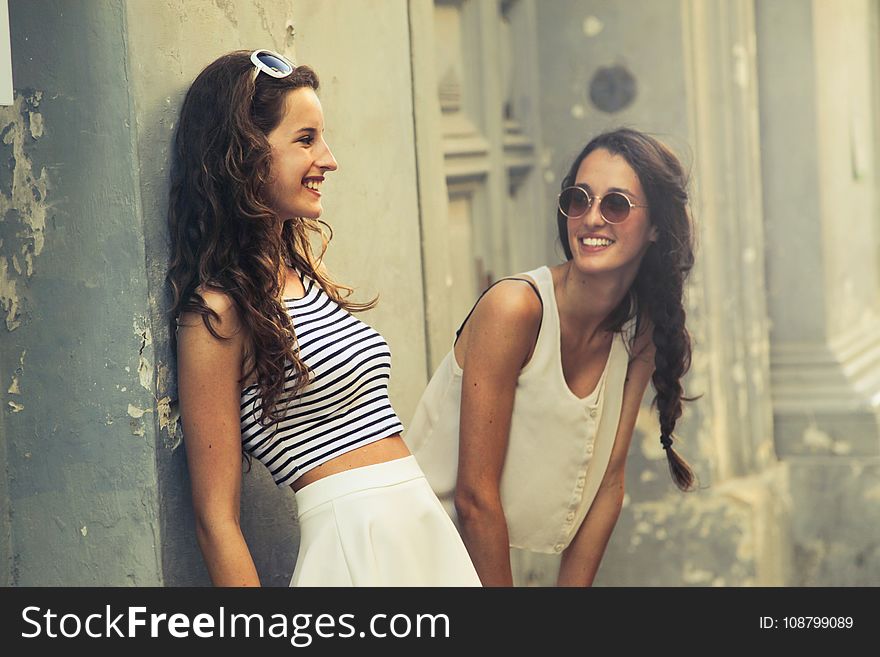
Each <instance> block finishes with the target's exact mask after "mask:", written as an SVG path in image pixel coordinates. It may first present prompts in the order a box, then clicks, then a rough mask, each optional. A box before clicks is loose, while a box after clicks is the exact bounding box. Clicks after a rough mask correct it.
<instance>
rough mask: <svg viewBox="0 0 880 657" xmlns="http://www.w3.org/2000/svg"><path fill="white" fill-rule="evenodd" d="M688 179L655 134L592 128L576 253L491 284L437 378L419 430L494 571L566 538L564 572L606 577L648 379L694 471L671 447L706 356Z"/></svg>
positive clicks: (682, 479)
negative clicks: (694, 317)
mask: <svg viewBox="0 0 880 657" xmlns="http://www.w3.org/2000/svg"><path fill="white" fill-rule="evenodd" d="M686 184H687V180H686V176H685V174H684V172H683V170H682V167H681V164H680V163H679V161H678V160H677V158H676V157H675V155H673V154H672V152H671V151H670V150H669V149H668V148H667V147H666V146H664V145H663V144H661V143H660V142H659V141H657V140H656V139H654V138H652V137H650V136H648V135H646V134H643V133H641V132H638V131H635V130H629V129H621V130H616V131H614V132H609V133H605V134H602V135H599V136H598V137H596V138H594V139H593V140H592V141H590V142H589V143H588V144H587V145H586V147H585V148H584V149H583V150H582V151H581V153H580V154H579V155H578V156H577V158H575V160H574V162H573V163H572V165H571V168H570V170H569V172H568V175H566V177H565V179H564V180H563V182H562V191H561V193H560V194H559V198H558V208H557V223H558V229H559V238H560V240H561V242H562V247H563V249H564V251H565V256H566V258H567V261H566V262H564V263H562V264H560V265H556V266H554V267H546V266H544V267H540V268H538V269H536V270H534V271H531V272H528V273H525V274H521V275H518V276H516V277H513V278H507V279H501V280H500V281H498V282H496V284H495V285H493V286H491V287H490V288H489V289H488V290H487V291H486V292H484V293H483V296H482V297H481V298H480V299H479V300H478V302H477V304H476V305H475V307H474V309H473V310H471V314H469V315H468V317H466V318H465V320H464V323H463V325H462V327H461V328H460V329H459V330H458V332H457V334H456V335H457V338H456V341H455V342H454V343H453V349H452V350H451V351H450V353H449V354H448V355H447V356H446V358H445V360H444V361H443V362H442V363H441V364H440V367H439V368H438V370H437V372H436V373H435V374H434V376H433V378H432V379H431V382H430V383H429V384H428V388H427V389H426V391H425V393H424V395H423V396H422V399H421V401H420V403H419V406H418V408H417V410H416V414H415V417H414V418H413V422H412V425H411V427H410V429H409V431H408V433H407V435H406V439H407V442H408V443H409V444H410V446H411V447H412V448H413V453H414V454H415V455H416V458H417V459H418V460H419V463H420V464H421V466H422V467H423V468H424V471H425V473H426V475H427V477H428V480H429V481H430V482H431V484H432V487H433V488H434V490H435V492H437V493H438V495H439V496H440V497H441V499H442V500H443V501H444V503H445V504H446V506H447V509H448V510H449V512H450V513H451V514H452V515H453V516H455V517H457V522H458V525H459V529H460V531H461V533H462V537H463V538H464V542H465V545H466V546H467V548H468V551H469V553H470V555H471V558H472V559H473V561H474V565H475V566H476V568H477V572H478V573H479V574H480V579H481V580H482V582H483V584H484V585H486V586H509V585H511V583H512V573H511V566H510V551H509V547H511V546H512V547H519V548H524V549H528V550H532V551H537V552H546V553H561V555H562V558H561V561H560V570H559V574H558V580H557V583H558V584H559V585H560V586H589V585H590V584H592V581H593V578H594V576H595V574H596V571H597V569H598V567H599V562H600V560H601V558H602V555H603V553H604V551H605V547H606V545H607V543H608V539H609V538H610V536H611V532H612V530H613V529H614V525H615V524H616V522H617V518H618V516H619V514H620V509H621V506H622V503H623V495H624V466H625V463H626V455H627V451H628V450H629V445H630V441H631V439H632V433H633V428H634V426H635V422H636V415H637V413H638V410H639V405H640V404H641V401H642V397H643V396H644V394H645V389H646V387H647V384H648V381H649V380H650V381H652V382H653V384H654V390H655V392H656V398H655V403H656V407H657V412H658V415H659V418H660V442H661V444H662V446H663V449H664V450H665V451H666V457H667V459H668V463H669V467H670V472H671V474H672V478H673V480H674V482H675V483H676V485H677V486H678V487H679V488H681V489H682V490H688V489H690V488H691V487H692V486H693V479H694V477H693V473H692V471H691V469H690V467H689V466H688V465H687V463H685V461H684V460H682V458H681V457H680V456H679V455H678V454H677V453H676V452H675V450H674V449H673V448H672V443H673V435H672V432H673V429H674V428H675V424H676V421H677V420H678V418H679V417H680V416H681V410H682V401H683V400H686V398H685V397H684V396H683V392H682V386H681V378H682V376H683V375H684V374H685V372H686V371H687V370H688V368H689V366H690V357H691V346H690V338H689V336H688V332H687V329H686V327H685V311H684V306H683V301H682V297H683V292H684V287H683V286H684V281H685V278H686V277H687V274H688V272H689V271H690V269H691V267H692V265H693V243H692V230H691V221H690V217H689V214H688V209H687V192H686V189H685V188H686Z"/></svg>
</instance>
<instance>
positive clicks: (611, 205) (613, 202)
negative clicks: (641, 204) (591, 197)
mask: <svg viewBox="0 0 880 657" xmlns="http://www.w3.org/2000/svg"><path fill="white" fill-rule="evenodd" d="M599 210H600V211H601V212H602V216H603V217H605V221H607V222H608V223H610V224H619V223H620V222H621V221H623V220H625V219H626V218H627V217H628V216H629V201H628V200H627V198H626V196H624V195H623V194H620V193H619V192H611V193H610V194H606V195H605V196H604V197H603V198H602V202H601V203H600V204H599Z"/></svg>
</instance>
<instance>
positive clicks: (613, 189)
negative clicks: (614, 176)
mask: <svg viewBox="0 0 880 657" xmlns="http://www.w3.org/2000/svg"><path fill="white" fill-rule="evenodd" d="M574 186H575V187H580V188H581V189H583V190H584V191H585V192H592V191H593V188H592V187H590V186H589V185H588V184H587V183H575V184H574ZM608 192H621V193H622V194H629V195H630V196H635V197H638V194H636V193H635V192H633V191H630V190H629V189H627V188H626V187H609V188H608V191H606V192H605V193H606V194H607V193H608Z"/></svg>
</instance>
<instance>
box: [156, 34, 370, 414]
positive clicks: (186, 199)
mask: <svg viewBox="0 0 880 657" xmlns="http://www.w3.org/2000/svg"><path fill="white" fill-rule="evenodd" d="M254 70H255V69H254V65H253V64H252V63H251V61H250V53H249V51H236V52H232V53H229V54H228V55H224V56H223V57H220V58H219V59H217V60H215V61H214V62H213V63H211V64H210V65H208V66H207V67H206V68H205V69H204V70H203V71H202V72H201V73H200V74H199V76H198V77H197V78H196V79H195V81H194V82H193V83H192V86H191V87H190V88H189V91H188V92H187V94H186V98H185V99H184V101H183V106H182V108H181V111H180V118H179V122H178V125H177V132H176V135H175V139H174V152H173V161H172V168H171V191H170V199H169V209H168V227H169V233H170V238H171V263H170V267H169V271H168V277H167V280H168V283H169V286H170V288H171V293H172V299H173V305H172V308H171V311H170V312H171V317H172V322H174V321H176V319H177V318H179V317H180V315H181V314H182V313H186V312H192V313H197V314H198V315H200V316H201V318H202V321H203V322H204V323H205V326H206V327H207V329H208V331H210V332H211V335H213V336H214V337H215V338H217V339H221V340H222V339H226V338H224V337H223V336H220V335H219V334H218V333H217V330H216V328H215V326H214V324H215V323H216V322H218V321H219V319H220V318H219V316H218V315H217V313H216V312H214V311H213V310H211V308H209V307H208V306H207V304H206V303H205V300H204V298H203V297H202V295H201V294H200V290H208V289H212V290H219V291H222V292H224V293H226V294H227V295H228V296H229V297H230V298H231V299H232V301H233V302H234V304H235V306H236V308H237V310H238V314H239V316H240V318H241V322H242V325H243V327H244V330H245V331H246V336H247V340H246V344H247V347H246V353H245V355H244V360H243V362H242V371H243V372H244V374H243V376H242V379H241V382H242V383H244V382H245V381H247V380H248V379H249V378H250V377H251V376H252V375H253V374H254V373H256V381H257V385H258V386H259V393H260V400H261V408H260V412H261V417H262V421H263V422H264V423H266V424H268V423H270V422H275V421H277V420H278V419H279V416H280V413H281V410H282V404H281V403H280V401H281V398H282V395H283V396H284V397H285V398H286V399H288V400H289V399H291V398H292V397H293V396H294V395H295V394H296V393H297V392H298V391H299V390H301V389H302V387H303V386H305V385H306V384H307V383H308V377H309V372H308V368H307V367H306V365H305V364H304V363H303V362H302V360H300V358H299V355H298V352H297V345H296V336H295V334H294V331H293V326H292V324H291V320H290V316H289V315H288V313H287V310H286V308H285V305H284V303H283V299H282V290H283V289H284V282H285V279H286V268H287V267H293V268H295V269H296V270H297V271H299V272H300V273H301V274H304V275H307V276H309V277H311V278H312V279H314V280H315V282H316V283H317V284H318V285H320V286H321V288H322V289H323V290H324V291H325V292H326V293H327V295H328V296H330V297H331V298H332V299H333V300H334V301H336V302H337V303H339V305H340V306H342V307H343V308H345V309H346V310H348V311H350V312H357V311H362V310H367V309H369V308H372V307H373V306H374V305H375V304H376V299H373V300H372V301H369V302H367V303H355V302H352V301H349V300H347V297H348V296H349V295H350V294H351V293H352V288H350V287H348V286H345V285H341V284H339V283H336V282H334V281H333V280H331V279H330V277H329V276H328V275H327V273H326V271H325V270H324V268H323V267H322V266H321V264H320V263H321V260H322V257H323V255H324V252H325V251H326V249H327V244H328V243H329V241H330V239H331V238H332V230H331V229H330V227H329V226H328V225H327V224H326V223H324V222H323V221H320V220H317V219H307V218H294V219H287V220H283V219H282V218H281V217H279V216H278V214H276V213H275V212H274V211H273V210H272V208H271V207H270V205H269V204H268V203H267V191H268V188H267V183H268V182H269V180H270V161H271V148H270V146H269V142H268V139H267V135H268V134H269V133H270V132H271V131H272V130H273V129H274V128H275V127H276V126H277V125H278V124H279V123H280V122H281V120H282V118H283V117H284V110H285V98H286V95H287V94H288V93H289V92H290V91H292V90H294V89H299V88H302V87H310V88H312V89H315V90H317V89H318V76H317V75H316V74H315V72H314V71H313V70H312V69H311V68H309V67H308V66H297V67H296V68H295V69H294V71H293V73H291V74H290V75H289V76H287V77H285V78H274V77H272V76H269V75H266V74H262V73H261V74H259V75H257V76H256V77H254V75H253V73H254ZM325 229H326V232H325ZM312 237H317V239H318V240H319V241H320V243H321V248H320V251H319V252H318V253H317V254H315V253H314V251H313V249H312V246H311V242H310V240H311V238H312ZM172 328H173V326H172ZM171 335H172V336H173V335H175V331H174V330H172V331H171ZM291 365H292V367H293V370H294V371H295V372H296V382H295V384H294V386H293V387H292V389H291V388H287V389H286V390H285V370H286V369H287V368H288V367H289V366H291Z"/></svg>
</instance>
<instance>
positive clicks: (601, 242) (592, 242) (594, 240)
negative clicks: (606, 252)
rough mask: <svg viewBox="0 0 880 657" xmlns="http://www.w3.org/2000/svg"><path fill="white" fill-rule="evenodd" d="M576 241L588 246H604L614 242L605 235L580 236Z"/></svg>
mask: <svg viewBox="0 0 880 657" xmlns="http://www.w3.org/2000/svg"><path fill="white" fill-rule="evenodd" d="M578 242H580V243H581V244H583V245H584V246H587V247H590V248H598V247H605V246H611V245H612V244H614V240H610V239H608V238H606V237H582V238H581V239H579V240H578Z"/></svg>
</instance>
